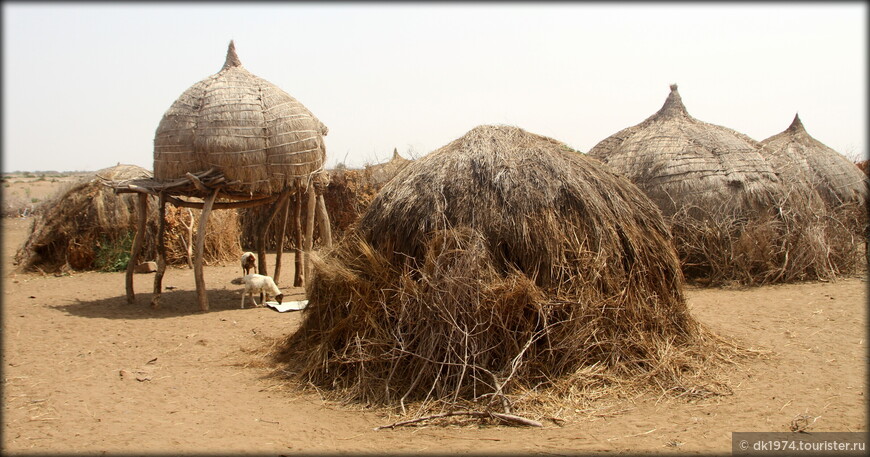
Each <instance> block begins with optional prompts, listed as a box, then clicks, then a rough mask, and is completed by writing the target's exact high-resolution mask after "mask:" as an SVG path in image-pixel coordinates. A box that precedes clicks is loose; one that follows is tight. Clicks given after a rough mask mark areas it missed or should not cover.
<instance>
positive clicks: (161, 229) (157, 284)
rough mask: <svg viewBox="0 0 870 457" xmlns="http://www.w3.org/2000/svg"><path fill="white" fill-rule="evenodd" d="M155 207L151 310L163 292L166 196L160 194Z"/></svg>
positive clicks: (156, 306) (155, 307) (156, 305)
mask: <svg viewBox="0 0 870 457" xmlns="http://www.w3.org/2000/svg"><path fill="white" fill-rule="evenodd" d="M158 205H159V206H158V207H157V274H155V275H154V295H152V297H151V308H153V309H157V308H159V307H160V294H161V292H162V291H163V274H164V273H166V240H165V239H164V238H166V194H165V193H163V192H160V197H159V200H158Z"/></svg>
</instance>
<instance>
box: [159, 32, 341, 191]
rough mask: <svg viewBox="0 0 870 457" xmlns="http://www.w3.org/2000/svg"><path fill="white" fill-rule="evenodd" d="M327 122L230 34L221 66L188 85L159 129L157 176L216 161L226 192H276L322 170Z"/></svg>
mask: <svg viewBox="0 0 870 457" xmlns="http://www.w3.org/2000/svg"><path fill="white" fill-rule="evenodd" d="M326 133H327V128H326V126H325V125H323V123H322V122H320V120H319V119H317V118H316V117H315V116H314V115H313V114H311V112H310V111H308V109H307V108H305V106H303V105H302V104H301V103H299V101H297V100H296V99H295V98H293V97H291V96H290V95H289V94H287V93H286V92H284V91H283V90H281V89H279V88H278V87H277V86H275V85H274V84H272V83H270V82H269V81H266V80H264V79H262V78H260V77H258V76H255V75H254V74H252V73H250V72H249V71H248V70H246V69H245V68H244V67H243V66H242V63H241V61H240V60H239V57H238V56H237V55H236V50H235V45H234V44H233V42H232V41H231V42H230V45H229V49H228V50H227V58H226V62H225V63H224V66H223V68H221V70H220V71H219V72H218V73H216V74H214V75H212V76H209V77H208V78H205V79H203V80H202V81H200V82H198V83H196V84H194V85H193V86H191V87H190V88H189V89H187V90H186V91H184V93H182V94H181V96H179V97H178V99H177V100H176V101H175V103H173V104H172V106H170V107H169V109H168V110H167V111H166V113H165V114H164V115H163V119H162V120H161V121H160V124H159V125H158V127H157V132H156V134H155V137H154V178H155V179H157V180H164V181H165V180H172V179H176V178H182V177H184V176H185V173H187V172H199V171H205V170H208V169H209V168H216V169H217V171H219V172H222V173H223V174H224V176H225V177H226V179H227V181H228V182H230V183H233V185H230V186H226V187H225V188H224V189H223V190H222V192H223V193H224V194H230V193H232V192H237V193H240V194H248V195H250V196H263V195H272V194H276V193H278V192H280V191H281V190H283V189H284V188H285V187H286V186H287V181H288V180H289V179H292V178H295V177H299V176H307V175H308V174H309V173H312V172H315V171H317V170H320V169H321V168H322V167H323V163H324V161H325V158H326V148H325V145H324V143H323V136H324V135H326Z"/></svg>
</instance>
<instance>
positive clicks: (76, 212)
mask: <svg viewBox="0 0 870 457" xmlns="http://www.w3.org/2000/svg"><path fill="white" fill-rule="evenodd" d="M96 174H97V175H98V176H101V177H103V178H105V179H110V180H123V179H135V178H141V177H147V176H148V175H150V172H148V171H147V170H145V169H143V168H140V167H136V166H132V165H119V166H117V167H112V168H108V169H104V170H100V171H98V172H97V173H96ZM136 205H137V197H136V196H135V195H133V194H115V193H114V191H113V190H112V189H111V188H109V187H107V186H105V185H103V183H102V180H101V179H99V178H97V177H94V178H92V179H89V180H82V181H81V182H78V183H74V184H72V185H70V186H69V187H67V188H64V189H61V191H59V192H58V194H57V195H55V196H54V197H53V198H51V199H49V200H46V201H45V202H43V204H42V208H41V211H40V213H39V214H38V215H37V216H35V217H34V219H33V223H32V224H31V235H30V236H29V237H28V239H27V241H26V242H25V243H24V245H22V246H21V248H20V249H19V250H18V251H17V253H16V256H15V259H16V263H17V264H18V266H19V268H22V269H24V270H26V271H43V272H46V273H50V272H51V273H56V272H63V271H69V270H105V271H120V270H123V269H124V268H125V267H126V264H127V260H128V259H129V257H130V247H131V244H132V240H133V235H134V233H135V231H136ZM191 211H192V212H193V217H194V222H193V224H196V223H198V213H199V210H191ZM222 213H224V214H221V215H219V216H218V217H215V218H213V219H212V220H211V221H209V226H210V227H209V228H210V231H209V234H208V236H207V237H206V241H205V253H204V259H205V261H206V262H210V263H219V262H223V261H229V260H235V259H236V258H237V257H238V256H239V255H241V248H240V246H239V242H238V239H239V220H238V215H237V214H236V212H235V211H225V212H222ZM157 217H158V216H157V199H156V197H149V216H148V221H147V225H146V228H147V231H148V236H147V237H146V240H145V241H146V242H145V246H144V251H143V252H144V257H145V258H146V259H148V260H153V259H154V258H156V244H155V240H156V237H155V234H156V232H157ZM166 219H167V241H166V243H167V248H166V249H167V263H169V264H171V265H183V264H187V263H188V260H187V259H188V246H189V245H190V243H191V242H192V237H191V233H193V232H192V231H190V230H189V229H188V227H189V225H190V224H191V220H190V213H188V210H187V209H177V208H168V209H167V214H166Z"/></svg>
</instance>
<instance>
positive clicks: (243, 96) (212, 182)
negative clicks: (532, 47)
mask: <svg viewBox="0 0 870 457" xmlns="http://www.w3.org/2000/svg"><path fill="white" fill-rule="evenodd" d="M326 133H327V128H326V126H325V125H324V124H323V123H322V122H320V120H318V119H317V118H316V117H315V116H314V115H313V114H312V113H311V112H310V111H309V110H308V109H307V108H305V107H304V106H303V105H302V104H301V103H299V101H297V100H296V99H295V98H293V97H291V96H290V95H289V94H287V93H286V92H284V91H283V90H281V89H279V88H278V87H277V86H275V85H274V84H272V83H270V82H268V81H266V80H264V79H262V78H260V77H258V76H256V75H254V74H252V73H250V72H249V71H248V70H247V69H245V68H244V67H243V66H242V64H241V61H240V60H239V57H238V55H237V54H236V50H235V44H234V43H233V42H232V41H230V44H229V47H228V49H227V56H226V60H225V62H224V65H223V67H222V68H221V70H220V71H219V72H218V73H216V74H214V75H212V76H209V77H208V78H205V79H203V80H202V81H200V82H198V83H196V84H194V85H193V86H191V87H190V88H188V89H187V90H186V91H184V93H182V94H181V96H179V97H178V99H177V100H176V101H175V102H174V103H173V104H172V106H170V107H169V109H168V110H167V111H166V113H165V114H164V115H163V118H162V119H161V121H160V124H159V125H158V127H157V131H156V133H155V136H154V178H153V180H151V181H135V182H131V183H125V184H124V185H121V186H118V187H117V190H118V191H119V192H140V193H142V195H144V194H149V193H150V194H152V195H162V197H161V200H160V203H159V205H160V207H161V214H162V211H163V209H162V208H163V206H164V205H165V203H167V202H168V203H170V204H173V205H175V206H182V207H183V206H186V207H195V208H202V210H203V211H202V215H201V218H202V219H203V220H207V218H208V216H209V214H210V212H211V210H212V209H231V208H246V207H253V206H259V205H266V204H268V205H271V207H270V211H269V213H270V216H269V218H268V220H266V221H265V223H264V224H263V225H262V227H261V228H260V230H261V232H260V234H259V237H258V238H259V240H258V242H257V244H258V246H257V251H258V254H259V255H258V262H259V269H258V271H260V272H263V273H264V274H265V273H266V271H267V268H266V256H265V241H264V240H265V233H266V231H267V230H268V228H269V226H270V225H271V224H272V222H273V221H274V220H276V217H275V216H276V215H277V214H278V213H281V212H282V211H283V214H284V216H283V218H282V219H279V221H282V222H281V227H282V229H281V231H282V236H281V237H280V238H279V239H280V240H282V241H283V238H284V237H283V232H284V230H286V229H287V221H288V220H289V219H290V214H291V213H292V215H293V217H292V220H293V222H294V225H293V227H292V229H293V230H294V232H295V234H296V238H297V243H296V245H297V246H304V247H305V251H306V256H307V253H308V252H309V251H310V249H311V238H312V233H313V231H314V223H315V217H317V220H318V221H319V222H320V223H321V226H322V227H321V228H322V229H323V230H324V231H326V233H328V216H327V214H326V207H325V204H324V202H323V198H322V196H321V197H320V198H319V199H318V198H317V195H318V194H322V188H323V185H324V184H325V177H323V176H322V172H323V163H324V161H325V157H326V148H325V145H324V142H323V136H324V135H326ZM182 197H183V198H182ZM318 200H319V201H318ZM141 201H143V202H145V200H141ZM291 202H293V203H294V204H293V205H292V206H293V208H292V211H291V208H290V206H291V205H290V203H291ZM143 204H147V202H146V203H143ZM303 206H305V207H306V212H307V215H308V217H307V224H306V226H305V235H304V236H303V229H302V224H301V214H302V211H303ZM323 226H327V227H326V228H324V227H323ZM200 227H206V224H205V223H201V224H200ZM161 233H162V232H161ZM201 238H202V237H201V236H200V235H199V234H198V236H197V248H198V250H197V252H201V251H200V250H199V246H200V244H201V243H200V240H201ZM327 244H329V243H327ZM133 249H134V252H135V251H136V245H135V243H134V247H133ZM282 249H283V246H282V245H280V244H279V246H278V252H277V256H276V265H275V272H274V274H273V275H272V276H274V277H275V280H276V281H277V280H278V279H279V274H280V266H281V264H280V262H281V252H282ZM300 251H301V248H300V249H298V250H297V256H296V260H297V261H296V272H297V276H296V278H295V279H294V283H295V284H296V285H301V284H302V278H303V275H302V272H303V270H304V268H303V265H302V263H303V261H302V258H303V257H302V255H301V254H302V253H301V252H300ZM159 263H160V262H159V261H158V264H159ZM195 263H196V264H195V271H196V275H195V277H196V283H197V293H198V298H199V303H200V307H201V309H203V310H205V309H208V299H207V296H206V293H205V283H204V279H203V278H202V271H201V265H199V263H197V262H195ZM130 278H131V273H128V289H127V295H128V301H130V302H132V301H133V292H132V280H131V279H130ZM157 278H158V279H157V280H156V281H155V286H154V287H155V289H154V295H155V297H154V299H152V305H153V306H157V305H158V304H159V294H160V290H159V289H158V286H159V281H160V279H161V278H162V270H161V269H160V267H159V266H158V275H157Z"/></svg>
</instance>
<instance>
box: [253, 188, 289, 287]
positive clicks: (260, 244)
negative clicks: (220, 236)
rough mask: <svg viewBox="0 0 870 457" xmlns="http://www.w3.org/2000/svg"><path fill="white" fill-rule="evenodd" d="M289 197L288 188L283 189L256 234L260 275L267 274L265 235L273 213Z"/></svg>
mask: <svg viewBox="0 0 870 457" xmlns="http://www.w3.org/2000/svg"><path fill="white" fill-rule="evenodd" d="M289 197H290V187H289V186H288V187H285V188H284V190H282V191H281V193H280V194H279V195H278V199H277V200H275V202H274V203H272V206H271V208H269V216H268V218H267V219H266V221H265V223H264V224H262V225H261V226H260V228H259V231H258V232H257V271H259V272H261V273H260V274H268V271H269V270H268V266H267V265H266V234H267V233H269V226H270V225H272V221H273V220H274V219H275V213H276V212H277V210H278V208H280V207H281V206H282V205H283V204H284V202H285V201H286V199H287V198H289Z"/></svg>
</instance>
